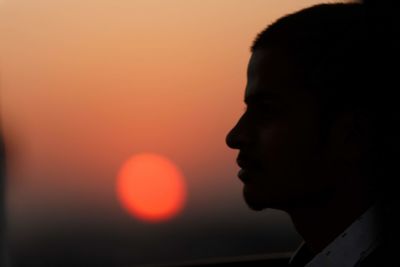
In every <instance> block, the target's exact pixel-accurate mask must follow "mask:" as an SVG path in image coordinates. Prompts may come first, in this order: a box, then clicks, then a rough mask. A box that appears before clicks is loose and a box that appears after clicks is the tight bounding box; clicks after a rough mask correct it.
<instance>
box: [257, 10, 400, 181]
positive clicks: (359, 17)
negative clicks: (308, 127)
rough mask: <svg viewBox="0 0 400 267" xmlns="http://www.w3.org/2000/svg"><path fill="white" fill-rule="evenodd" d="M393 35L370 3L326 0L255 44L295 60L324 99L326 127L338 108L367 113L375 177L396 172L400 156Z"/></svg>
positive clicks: (369, 163)
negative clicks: (392, 66)
mask: <svg viewBox="0 0 400 267" xmlns="http://www.w3.org/2000/svg"><path fill="white" fill-rule="evenodd" d="M392 37H393V36H390V34H389V33H388V32H387V31H386V26H385V25H383V24H381V21H379V20H377V18H376V16H373V15H371V14H370V13H369V9H368V8H366V6H365V5H364V4H360V3H351V4H350V3H347V4H345V3H335V4H320V5H316V6H313V7H310V8H306V9H303V10H301V11H299V12H296V13H293V14H290V15H287V16H285V17H282V18H280V19H279V20H277V21H276V22H275V23H273V24H272V25H270V26H268V27H267V28H266V29H265V30H263V31H262V32H261V33H260V34H258V36H257V37H256V39H255V40H254V42H253V45H252V47H251V51H252V52H254V51H257V50H260V49H277V50H280V51H283V53H285V54H286V55H287V56H288V57H289V58H290V60H292V61H293V64H295V66H296V70H297V71H298V72H299V75H298V77H301V79H302V81H301V82H302V85H303V87H304V88H306V89H307V90H310V91H313V92H314V93H315V94H316V95H317V96H318V97H319V99H320V104H321V109H322V110H321V111H322V114H323V116H324V117H323V118H324V121H323V125H324V127H323V129H324V130H327V129H328V127H329V125H330V122H331V120H332V119H334V118H335V116H336V115H337V114H338V112H342V111H352V112H357V114H358V117H359V118H360V121H361V119H363V120H364V121H365V118H367V121H368V123H370V124H372V125H373V127H370V128H369V131H370V133H369V134H371V135H373V138H371V140H372V141H371V147H373V148H372V149H371V150H370V153H369V154H368V156H367V157H366V159H365V161H364V162H365V168H364V169H365V171H366V173H367V174H368V176H372V177H373V179H371V181H373V182H374V181H376V179H375V178H376V177H377V176H380V175H392V173H393V169H394V168H393V167H397V166H396V165H397V162H398V160H400V158H399V156H398V154H399V153H398V149H399V148H400V144H396V142H397V143H399V141H398V136H399V133H400V126H399V122H400V115H399V110H398V107H397V106H398V105H399V102H398V100H397V98H396V97H395V96H396V95H395V94H394V93H395V92H394V91H395V90H396V89H397V88H396V87H393V86H394V84H393V82H394V80H395V79H394V78H395V75H394V73H393V71H392V69H391V62H390V60H392V56H393V54H394V53H395V49H394V47H391V45H390V44H389V43H388V42H387V40H388V39H389V38H392ZM396 52H397V51H396ZM371 131H373V132H371ZM389 163H390V164H389Z"/></svg>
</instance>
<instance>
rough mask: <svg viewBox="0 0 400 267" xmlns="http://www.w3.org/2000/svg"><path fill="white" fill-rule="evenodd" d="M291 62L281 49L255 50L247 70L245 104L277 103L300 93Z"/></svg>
mask: <svg viewBox="0 0 400 267" xmlns="http://www.w3.org/2000/svg"><path fill="white" fill-rule="evenodd" d="M299 87H300V83H299V81H298V79H297V75H295V71H294V66H293V64H292V62H291V60H290V59H289V58H288V57H287V55H285V54H284V53H283V52H282V51H280V50H279V49H261V50H255V51H254V52H253V53H252V55H251V57H250V60H249V65H248V68H247V85H246V90H245V102H246V103H248V102H265V101H268V102H270V101H274V102H275V101H277V100H280V99H282V98H285V97H291V96H294V95H295V94H298V93H299Z"/></svg>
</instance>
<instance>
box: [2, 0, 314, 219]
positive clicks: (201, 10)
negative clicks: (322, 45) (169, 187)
mask: <svg viewBox="0 0 400 267" xmlns="http://www.w3.org/2000/svg"><path fill="white" fill-rule="evenodd" d="M320 2H322V1H319V0H268V1H266V0H251V1H247V0H229V1H226V0H56V1H55V0H0V31H1V36H2V40H1V43H0V49H1V54H0V64H1V65H0V68H1V79H2V81H1V84H2V108H3V111H2V113H3V114H2V115H3V121H4V128H5V132H6V138H7V140H8V142H9V146H10V147H11V148H12V151H13V154H12V157H11V160H10V161H11V163H10V166H11V167H10V174H9V176H10V177H9V179H10V183H9V210H10V212H9V213H10V220H11V224H12V225H13V224H15V225H18V224H20V225H23V224H24V223H27V222H28V221H29V222H30V223H32V224H34V223H37V224H42V225H43V220H46V221H47V223H49V224H50V223H52V222H51V220H50V221H49V219H48V215H49V214H52V215H53V216H54V215H55V214H59V215H60V216H68V217H69V218H71V217H73V216H77V217H79V216H83V217H84V218H86V219H90V218H91V217H90V216H92V217H93V218H97V219H98V218H106V217H107V219H108V220H111V219H110V218H117V217H118V218H119V219H118V220H128V219H129V218H128V217H127V216H125V215H124V214H123V210H122V209H121V208H120V207H119V204H118V202H117V199H116V197H115V178H116V175H117V172H118V170H119V167H120V166H121V165H122V164H123V162H124V161H125V160H126V159H128V158H129V157H130V156H131V155H134V154H136V153H141V152H154V153H160V154H162V155H164V156H166V157H168V158H169V159H170V160H172V161H173V162H175V163H176V164H177V165H178V166H179V167H180V168H181V170H182V171H183V173H184V175H185V179H186V182H187V185H188V189H189V191H188V197H189V198H188V203H187V206H186V209H185V210H184V213H183V214H182V216H195V215H194V214H197V215H198V216H210V217H212V216H220V214H221V211H224V214H228V215H229V214H236V215H237V214H245V215H246V216H247V215H249V216H252V215H250V214H252V213H251V212H250V211H248V210H247V208H246V206H245V205H244V203H243V201H242V196H241V190H242V188H241V183H240V182H239V181H238V179H237V177H236V172H237V171H238V167H237V166H236V165H235V158H236V153H237V152H234V151H232V150H229V149H228V148H227V147H226V145H225V142H224V139H225V135H226V133H227V132H228V130H229V129H230V128H231V127H232V126H233V125H234V123H235V122H236V120H237V119H238V117H239V116H240V114H241V113H242V111H243V108H244V104H243V91H244V87H245V82H246V80H245V73H246V65H247V61H248V58H249V56H250V51H249V47H250V45H251V43H252V40H253V39H254V37H255V35H256V34H257V33H258V32H259V31H261V30H262V29H263V28H264V27H266V26H267V25H268V24H270V23H272V22H273V21H274V20H276V19H277V18H278V17H280V16H282V15H284V14H287V13H289V12H292V11H295V10H298V9H300V8H302V7H306V6H311V5H313V4H316V3H320ZM87 210H90V211H91V213H90V215H87V212H86V211H87ZM66 214H67V215H66ZM110 214H111V215H112V216H111V217H110ZM228 215H227V216H228ZM46 216H47V217H46ZM43 218H46V219H43ZM269 219H271V218H269ZM115 220H117V219H115Z"/></svg>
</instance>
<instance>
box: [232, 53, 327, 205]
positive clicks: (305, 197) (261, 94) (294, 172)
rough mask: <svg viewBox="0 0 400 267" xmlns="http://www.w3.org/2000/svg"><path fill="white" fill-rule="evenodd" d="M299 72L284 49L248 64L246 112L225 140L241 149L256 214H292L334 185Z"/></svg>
mask: <svg viewBox="0 0 400 267" xmlns="http://www.w3.org/2000/svg"><path fill="white" fill-rule="evenodd" d="M295 70H296V69H295V66H294V65H293V64H291V63H290V60H289V59H287V58H286V57H285V55H284V53H282V52H280V51H279V50H277V49H261V50H260V49H259V50H256V51H255V52H254V53H253V55H252V56H251V59H250V62H249V65H248V81H247V86H246V90H245V103H246V105H247V109H246V111H245V113H244V114H243V115H242V117H241V118H240V119H239V121H238V122H237V124H236V126H235V127H234V128H233V129H232V130H231V131H230V132H229V134H228V135H227V138H226V142H227V144H228V146H229V147H231V148H234V149H238V150H239V155H238V160H237V163H238V165H239V166H240V167H241V170H240V172H239V174H238V176H239V178H240V179H241V180H242V181H243V183H244V197H245V200H246V202H247V204H248V205H249V206H250V207H251V208H253V209H255V210H261V209H264V208H276V209H282V210H287V209H289V208H290V207H293V206H296V205H302V204H304V203H306V202H309V201H315V200H316V199H319V196H321V195H323V194H325V193H326V192H328V191H329V188H330V187H331V182H332V179H330V178H329V177H328V175H326V174H327V171H326V169H324V168H325V167H324V166H325V165H324V159H323V157H324V156H323V153H322V149H321V145H320V141H321V139H320V116H319V108H318V103H317V100H316V98H315V97H314V96H313V95H312V94H311V93H310V92H307V90H305V89H304V88H302V86H301V83H300V82H299V78H296V77H298V76H297V75H295V73H296V71H295Z"/></svg>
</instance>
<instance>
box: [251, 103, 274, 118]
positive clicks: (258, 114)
mask: <svg viewBox="0 0 400 267" xmlns="http://www.w3.org/2000/svg"><path fill="white" fill-rule="evenodd" d="M245 112H246V113H248V114H249V115H251V116H252V117H255V118H260V119H261V118H270V117H271V115H272V112H271V109H270V108H269V107H266V106H263V107H247V108H246V109H245Z"/></svg>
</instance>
